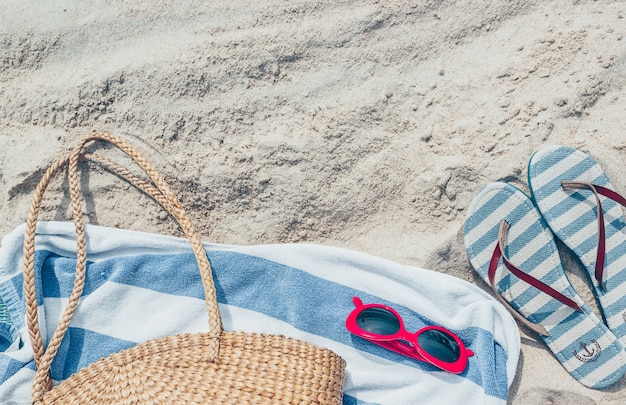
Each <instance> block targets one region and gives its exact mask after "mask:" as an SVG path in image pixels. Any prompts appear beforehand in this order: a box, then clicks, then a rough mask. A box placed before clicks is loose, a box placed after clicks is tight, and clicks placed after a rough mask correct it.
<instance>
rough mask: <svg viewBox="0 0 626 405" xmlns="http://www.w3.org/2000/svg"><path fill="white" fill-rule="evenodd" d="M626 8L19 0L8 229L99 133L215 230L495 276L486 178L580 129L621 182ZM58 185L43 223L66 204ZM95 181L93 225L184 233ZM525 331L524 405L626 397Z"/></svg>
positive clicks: (230, 236)
mask: <svg viewBox="0 0 626 405" xmlns="http://www.w3.org/2000/svg"><path fill="white" fill-rule="evenodd" d="M625 17H626V5H625V3H624V2H623V1H607V0H600V1H586V0H568V1H546V0H543V1H542V0H536V1H523V0H522V1H515V2H509V1H504V0H487V1H481V2H477V1H466V0H461V1H406V0H405V1H396V0H388V1H374V0H370V1H367V0H366V1H360V2H356V1H303V0H290V1H284V0H269V1H266V2H255V1H241V0H230V1H214V2H202V1H193V0H192V1H186V0H183V1H179V2H165V1H160V0H159V1H152V0H150V1H148V0H134V1H124V0H119V1H105V0H95V1H91V2H82V3H78V2H72V1H57V2H45V1H44V2H40V1H34V0H26V1H17V0H4V1H2V2H0V100H1V102H0V146H1V148H0V218H1V222H0V230H1V231H2V234H6V233H7V232H9V231H10V230H11V229H13V228H14V227H15V226H17V225H19V224H20V223H22V222H24V221H25V219H26V212H27V209H28V204H29V202H30V198H31V194H32V191H33V189H34V187H35V185H36V183H37V181H38V179H39V177H40V176H41V174H42V173H43V171H44V170H45V169H46V168H47V166H48V165H49V164H50V163H51V162H52V161H53V160H54V159H55V158H56V157H58V156H59V155H60V154H61V153H65V152H66V151H67V150H68V149H69V148H70V147H71V146H72V145H73V144H74V143H75V142H76V141H77V139H79V138H80V137H81V136H83V135H84V134H86V133H88V132H89V131H92V130H94V129H95V130H104V131H108V132H111V133H113V134H116V135H120V136H122V137H125V138H126V139H128V140H130V141H131V142H132V143H134V144H136V145H137V146H138V147H139V148H140V149H141V150H142V151H144V152H145V153H146V154H147V155H148V156H150V157H151V159H152V160H153V161H154V163H155V164H156V165H157V167H159V169H161V170H162V172H163V173H164V175H165V177H166V178H167V179H168V180H169V181H170V182H171V184H172V187H173V188H174V189H175V190H178V191H179V196H180V199H181V201H182V202H183V205H184V206H185V207H186V208H187V211H188V213H189V216H190V217H191V219H192V220H193V221H194V223H195V225H196V227H197V229H198V230H199V232H200V233H201V234H202V235H203V239H204V240H207V241H214V242H219V243H229V244H258V243H280V242H314V243H321V244H327V245H332V246H340V247H346V248H350V249H354V250H359V251H363V252H367V253H370V254H374V255H377V256H380V257H384V258H388V259H392V260H394V261H396V262H400V263H404V264H410V265H413V266H417V267H423V268H428V269H432V270H437V271H441V272H444V273H447V274H451V275H454V276H457V277H460V278H462V279H464V280H467V281H469V282H472V283H475V284H477V285H479V286H480V287H482V288H484V289H485V290H488V287H487V285H486V284H485V283H484V282H482V280H480V279H479V278H478V277H477V276H475V273H474V271H473V269H472V267H471V265H470V263H469V261H468V259H467V255H466V254H465V248H464V244H463V222H464V220H465V215H466V212H467V207H468V205H469V203H470V201H471V200H472V198H473V197H474V195H475V194H476V193H477V192H478V190H480V188H481V187H482V186H484V185H486V184H487V183H490V182H492V181H496V180H505V181H508V182H511V183H512V184H514V185H516V186H518V187H520V188H522V189H527V185H526V175H527V168H526V167H527V163H528V159H529V157H530V155H531V154H532V152H533V151H535V150H537V149H538V148H540V147H542V146H544V145H569V146H572V147H575V148H579V149H581V150H583V151H585V152H587V153H589V154H591V155H592V156H594V157H595V158H596V159H597V160H599V161H600V163H601V165H602V167H603V168H604V170H605V171H606V173H607V174H608V175H609V177H610V178H611V180H612V182H613V185H614V186H615V188H616V189H617V190H618V191H620V192H621V193H622V194H624V193H626V176H624V174H625V173H624V161H625V160H626V113H625V112H626V108H625V105H626V104H625V102H626V39H624V33H625V32H626V18H625ZM60 186H62V184H61V181H58V182H57V183H56V186H55V187H53V189H52V190H51V193H50V195H49V196H48V197H47V200H46V201H47V204H46V206H45V218H46V219H57V220H64V219H66V218H68V216H67V195H64V194H63V193H62V192H60V191H59V187H60ZM89 190H90V192H91V194H90V195H88V196H87V206H86V210H87V211H88V215H87V217H88V221H89V222H91V223H96V224H100V225H106V226H116V227H123V228H129V229H136V230H142V231H147V232H156V233H166V234H174V235H180V233H179V231H178V230H177V228H176V226H175V224H174V223H173V221H171V220H170V219H169V218H167V217H166V215H165V214H164V213H163V212H162V211H161V210H160V209H159V208H158V207H157V205H156V204H154V203H153V202H152V201H151V200H149V199H148V198H147V197H144V196H142V195H140V194H139V193H135V192H131V190H130V188H128V187H127V186H125V185H124V184H122V183H121V182H119V181H117V180H115V178H113V177H112V176H105V175H100V174H98V173H93V174H91V175H90V178H89ZM59 202H60V204H57V203H59ZM59 207H62V208H59ZM563 260H564V263H565V266H566V269H567V270H568V275H569V276H570V279H571V281H572V283H573V284H574V286H575V287H576V289H577V290H578V292H579V293H580V294H581V296H582V297H583V298H584V299H585V300H586V301H587V302H588V303H589V304H590V305H592V307H593V308H595V309H596V310H597V306H595V301H594V297H593V294H592V292H591V290H590V289H589V287H588V285H587V280H586V278H585V276H584V275H583V272H582V270H581V269H580V267H579V265H578V263H577V262H576V261H575V260H574V259H573V258H572V257H571V255H570V254H569V253H568V252H567V251H564V252H563ZM521 335H522V353H521V354H520V362H519V367H518V372H517V377H516V380H515V382H514V383H513V386H512V387H511V392H510V399H509V403H510V404H515V405H521V404H577V405H586V404H623V403H624V401H625V400H626V378H622V380H621V381H620V382H618V383H617V384H616V385H614V386H612V387H610V388H608V389H604V390H591V389H588V388H585V387H584V386H582V385H581V384H579V383H578V382H576V381H575V380H574V379H573V378H572V377H571V376H570V375H569V374H568V373H567V372H566V371H565V370H564V369H563V368H562V367H561V365H560V364H559V362H558V361H557V360H556V359H555V358H554V357H553V356H552V355H551V353H550V352H549V351H548V349H547V348H546V346H545V345H544V344H543V343H542V342H541V341H540V340H538V338H537V336H536V335H534V334H533V332H530V331H527V330H525V329H522V330H521Z"/></svg>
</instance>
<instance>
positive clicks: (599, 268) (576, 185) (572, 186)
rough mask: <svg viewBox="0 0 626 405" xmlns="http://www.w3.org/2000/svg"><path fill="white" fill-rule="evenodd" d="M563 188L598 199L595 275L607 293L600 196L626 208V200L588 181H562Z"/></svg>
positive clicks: (602, 214) (604, 234)
mask: <svg viewBox="0 0 626 405" xmlns="http://www.w3.org/2000/svg"><path fill="white" fill-rule="evenodd" d="M561 187H562V188H563V190H581V189H584V190H590V191H591V192H593V195H594V197H595V198H596V206H597V211H598V215H597V217H598V248H597V249H596V268H595V274H594V275H595V278H596V281H597V282H598V284H599V285H600V288H601V289H602V291H604V292H606V285H605V284H604V274H603V273H604V257H605V253H606V233H605V229H604V213H603V210H602V203H601V202H600V197H599V195H603V196H605V197H607V198H610V199H611V200H613V201H615V202H617V203H619V204H621V205H622V206H624V207H626V199H625V198H624V197H622V196H621V195H619V194H618V193H616V192H615V191H613V190H610V189H608V188H606V187H604V186H600V185H598V184H593V183H590V182H587V181H569V180H563V181H561Z"/></svg>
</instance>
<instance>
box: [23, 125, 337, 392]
mask: <svg viewBox="0 0 626 405" xmlns="http://www.w3.org/2000/svg"><path fill="white" fill-rule="evenodd" d="M96 140H101V141H105V142H108V143H110V144H112V145H114V146H115V147H117V148H119V149H120V150H122V151H123V152H124V153H125V154H127V155H128V156H129V157H130V158H131V159H133V160H134V161H135V162H136V163H137V164H138V165H139V167H141V169H142V170H143V171H144V172H145V173H146V174H147V175H148V177H149V178H150V180H151V183H150V182H148V181H145V180H142V179H140V178H139V177H136V176H135V175H133V174H131V172H130V171H128V170H126V169H125V168H123V167H121V166H119V165H117V164H116V163H114V162H112V161H110V160H108V159H106V158H103V157H101V156H98V155H95V154H88V153H86V152H85V147H86V145H87V144H89V143H90V142H92V141H96ZM85 159H86V160H91V161H93V162H96V163H98V164H99V165H101V166H104V167H105V168H106V169H108V170H109V171H112V172H114V173H115V174H117V175H118V176H120V177H122V178H124V179H126V180H127V181H129V182H130V183H132V184H134V185H135V186H136V187H138V188H140V189H141V190H143V191H144V192H146V193H147V194H149V195H150V196H151V197H152V198H154V199H155V200H156V201H157V202H158V203H159V204H161V205H162V206H163V207H164V208H165V209H166V210H167V211H168V212H169V213H170V214H171V215H172V216H173V217H174V218H175V219H176V221H177V222H178V224H179V225H180V227H181V229H182V230H183V232H184V234H185V236H186V238H187V239H188V240H189V242H190V244H191V246H192V249H193V254H194V257H195V261H196V262H197V266H198V270H199V272H200V276H201V280H202V286H203V289H204V300H205V303H206V309H207V312H208V319H209V328H208V332H205V333H183V334H178V335H171V336H166V337H163V338H158V339H152V340H149V341H147V342H145V343H140V344H137V345H135V346H133V347H130V348H128V349H126V350H123V351H121V352H117V353H114V354H111V355H108V356H106V357H103V358H101V359H99V360H97V361H95V362H92V363H91V364H89V365H88V366H87V367H84V368H82V369H80V370H79V371H78V372H76V373H74V374H72V375H71V376H69V378H67V379H64V380H63V381H61V382H60V384H58V385H57V386H54V387H53V384H52V379H51V377H50V370H51V366H52V364H53V361H54V359H55V357H56V356H57V355H58V353H59V351H60V350H63V344H62V342H63V338H64V336H66V334H68V330H70V329H71V322H72V319H73V316H74V314H75V312H76V310H77V308H78V307H79V306H80V305H81V302H82V300H81V296H83V289H84V286H85V280H86V267H87V260H88V257H87V250H88V246H89V240H88V238H87V236H86V232H85V225H84V224H83V218H82V216H83V213H82V210H81V191H80V185H79V176H78V162H79V160H85ZM66 167H67V170H68V185H69V193H70V201H71V206H72V212H73V221H74V225H75V235H76V266H75V279H74V284H73V288H72V290H71V294H69V299H68V300H67V304H66V306H65V309H64V310H63V312H62V316H61V318H60V320H59V322H58V324H57V325H56V328H55V329H54V333H52V335H51V337H50V338H49V341H48V342H47V344H46V345H44V341H43V338H42V335H44V334H42V333H41V331H40V329H41V328H42V327H45V326H43V325H42V323H41V321H40V319H39V318H40V316H39V315H40V312H41V311H44V310H45V307H44V306H43V300H42V299H40V298H39V297H38V291H36V286H37V285H38V283H40V284H39V285H42V284H43V285H45V281H46V280H39V281H38V277H42V276H38V275H37V274H36V271H35V267H36V266H35V261H36V258H35V234H36V228H37V218H38V214H39V211H40V208H41V204H42V198H43V195H44V192H45V190H46V188H47V186H48V184H49V183H50V181H51V179H52V178H53V177H54V176H55V174H56V173H58V172H59V171H61V170H64V169H65V168H66ZM23 252H24V258H23V261H24V273H23V278H24V295H25V297H24V300H25V303H26V318H27V327H28V332H29V334H30V340H31V344H32V347H33V351H34V359H35V363H36V373H35V380H34V383H33V386H32V401H33V403H36V404H41V403H45V404H48V403H63V404H79V403H80V404H116V403H125V404H131V403H167V404H171V403H214V404H231V403H232V404H265V403H290V404H291V403H301V404H308V403H321V404H339V403H341V401H342V390H343V384H344V375H345V361H344V360H343V359H342V358H340V357H339V356H338V355H337V354H335V353H334V352H332V351H331V350H328V349H325V348H323V347H319V346H317V345H313V344H311V343H307V342H304V341H302V340H298V339H295V338H287V337H285V336H283V335H270V334H262V333H246V332H225V331H224V328H223V326H222V319H221V316H220V311H219V309H218V303H217V298H216V285H215V283H214V279H213V274H212V268H211V265H210V263H209V260H208V259H207V253H206V251H205V248H204V245H203V243H202V242H201V240H200V237H199V236H198V234H197V233H196V232H195V231H194V228H193V226H192V224H191V222H190V220H189V218H188V217H187V215H186V213H185V211H184V209H183V208H182V206H181V204H180V203H179V201H178V199H177V198H176V196H175V195H174V193H173V192H172V190H171V189H170V187H169V185H168V184H167V183H166V182H165V180H164V179H163V177H162V176H161V175H160V174H159V173H158V172H157V171H156V169H155V168H154V167H153V165H152V164H150V163H149V162H148V161H147V160H146V159H145V158H144V157H143V156H142V155H141V154H139V153H138V152H137V150H136V149H135V148H134V147H133V146H131V145H129V144H128V143H126V142H125V141H123V140H121V139H119V138H116V137H114V136H112V135H109V134H104V133H92V134H89V135H88V136H86V137H85V138H83V139H82V140H81V141H80V142H79V143H78V145H77V146H76V147H75V148H74V149H73V150H72V151H71V153H69V154H68V155H67V156H65V157H62V158H60V159H59V160H57V161H56V162H54V163H53V164H52V165H51V166H50V168H49V169H48V170H47V172H46V173H45V175H44V176H43V178H42V179H41V181H40V183H39V185H38V187H37V189H36V191H35V193H34V198H33V201H32V204H31V207H30V210H29V212H28V219H27V222H26V230H25V233H24V250H23ZM177 271H178V269H177V268H171V277H172V278H173V279H175V278H176V276H177ZM39 293H41V292H40V291H39ZM150 304H151V303H146V305H150ZM152 304H153V305H154V303H152ZM101 310H102V311H106V310H107V308H101ZM120 316H123V314H120ZM94 349H96V348H94Z"/></svg>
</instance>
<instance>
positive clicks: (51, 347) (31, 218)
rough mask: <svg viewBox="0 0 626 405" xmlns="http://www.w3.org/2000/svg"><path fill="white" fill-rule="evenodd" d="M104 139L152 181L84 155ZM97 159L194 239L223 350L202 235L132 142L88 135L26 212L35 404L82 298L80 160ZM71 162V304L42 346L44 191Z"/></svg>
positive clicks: (47, 177)
mask: <svg viewBox="0 0 626 405" xmlns="http://www.w3.org/2000/svg"><path fill="white" fill-rule="evenodd" d="M97 140H102V141H105V142H108V143H110V144H112V145H113V146H115V147H117V148H118V149H120V150H121V151H122V152H124V153H125V154H126V155H128V156H129V157H130V158H131V159H132V160H133V161H134V162H135V163H136V164H137V165H138V166H139V167H140V168H141V169H142V170H143V171H144V172H145V173H146V174H147V175H148V177H149V178H150V180H151V181H152V183H153V184H150V183H149V182H146V181H144V180H142V179H140V178H138V177H136V176H134V175H133V174H132V173H131V172H130V171H128V170H127V169H126V168H123V167H121V166H119V165H118V164H116V163H114V162H112V161H110V160H108V159H107V158H104V157H102V156H99V155H94V154H85V153H84V149H85V147H86V145H87V144H88V143H89V142H91V141H97ZM83 157H84V158H88V159H92V160H94V161H95V162H96V163H98V164H100V165H101V166H104V167H105V168H107V169H108V170H110V171H112V172H113V173H115V174H117V175H118V176H120V177H122V178H124V179H125V180H127V181H128V182H130V183H131V184H133V185H134V186H135V187H137V188H139V189H141V190H142V191H144V192H145V193H147V194H148V195H150V196H151V197H152V198H154V199H155V200H156V201H157V202H158V203H159V204H161V205H162V206H163V207H164V208H165V209H166V210H167V211H168V212H169V213H170V214H171V215H172V216H173V217H174V218H175V219H176V221H177V222H178V224H179V226H180V227H181V229H182V230H183V232H184V234H185V236H186V237H187V239H188V240H189V242H190V243H191V246H192V249H193V252H194V255H195V258H196V261H197V263H198V269H199V271H200V276H201V278H202V284H203V288H204V293H205V303H206V306H207V311H208V314H209V334H210V336H211V337H213V338H214V339H213V342H214V346H213V347H212V348H211V351H212V356H211V357H212V358H213V359H215V358H217V356H218V352H219V337H220V335H221V333H222V331H223V327H222V322H221V317H220V313H219V308H218V305H217V296H216V291H215V284H214V281H213V276H212V271H211V265H210V263H209V261H208V259H207V256H206V251H205V250H204V246H203V245H202V241H201V239H200V236H199V235H198V234H197V233H196V231H195V229H194V228H193V225H192V223H191V221H190V219H189V217H188V216H187V214H186V213H185V211H184V209H183V207H182V205H181V204H180V202H179V201H178V198H177V197H176V195H175V194H174V192H173V191H172V189H171V187H170V186H169V184H168V183H167V182H166V181H165V179H164V178H163V177H162V176H161V174H160V173H159V172H158V171H157V170H156V168H155V167H154V166H153V165H152V164H151V163H150V162H149V161H148V160H147V159H145V158H144V157H143V155H141V154H140V153H139V152H138V151H137V150H136V149H135V148H134V147H133V146H132V145H130V144H129V143H127V142H125V141H123V140H121V139H119V138H117V137H115V136H113V135H110V134H107V133H101V132H94V133H91V134H88V135H87V136H85V137H84V138H83V139H81V140H80V141H79V143H78V144H77V145H76V146H75V147H74V149H73V150H72V151H71V152H70V153H69V154H68V155H66V156H64V157H61V158H60V159H58V160H57V161H55V162H54V163H53V164H52V165H51V166H50V167H49V168H48V170H47V171H46V173H45V174H44V176H43V177H42V179H41V180H40V182H39V184H38V185H37V188H36V190H35V194H34V196H33V200H32V202H31V205H30V209H29V211H28V216H27V220H26V230H25V232H24V251H23V253H24V295H25V301H26V319H27V325H28V331H29V335H30V340H31V344H32V346H33V352H34V358H35V364H36V368H37V371H36V374H35V381H34V383H33V392H32V399H33V402H40V401H41V400H42V398H43V395H44V393H45V392H46V391H48V390H50V389H51V387H52V381H51V378H50V373H49V372H50V366H51V364H52V361H53V360H54V357H55V356H56V353H57V352H58V349H59V347H60V345H61V341H62V340H63V336H64V335H65V333H66V332H67V329H68V328H69V324H70V321H71V319H72V316H73V314H74V312H75V310H76V307H77V305H78V302H79V300H80V297H81V295H82V292H83V287H84V283H85V273H86V263H87V250H86V237H85V229H84V223H83V213H82V209H81V192H80V185H79V176H78V161H79V160H80V159H81V158H83ZM66 166H68V183H69V190H70V201H71V206H72V215H73V219H74V225H75V231H76V243H77V249H76V256H77V257H76V277H75V279H74V286H73V288H72V293H71V294H70V297H69V300H68V304H67V306H66V308H65V310H64V312H63V316H62V317H61V320H60V321H59V324H58V325H57V327H56V329H55V330H54V333H53V335H52V338H51V339H50V342H49V343H48V346H47V348H46V349H45V350H44V347H43V339H42V337H41V332H40V330H39V316H38V312H37V295H36V291H35V270H34V258H35V234H36V227H37V218H38V216H39V211H40V209H41V204H42V200H43V195H44V193H45V191H46V188H47V187H48V185H49V184H50V181H51V180H52V178H54V176H55V175H56V174H57V173H58V172H59V171H60V170H61V169H64V168H65V167H66Z"/></svg>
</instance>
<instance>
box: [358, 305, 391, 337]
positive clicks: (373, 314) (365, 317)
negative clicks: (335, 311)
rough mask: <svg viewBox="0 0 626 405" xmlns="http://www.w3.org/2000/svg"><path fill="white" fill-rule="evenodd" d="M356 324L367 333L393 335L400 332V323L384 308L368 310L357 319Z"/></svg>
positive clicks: (362, 312)
mask: <svg viewBox="0 0 626 405" xmlns="http://www.w3.org/2000/svg"><path fill="white" fill-rule="evenodd" d="M356 324H357V325H358V326H359V328H361V329H363V330H364V331H366V332H370V333H375V334H377V335H393V334H394V333H397V332H398V331H399V330H400V321H398V318H396V316H395V315H394V314H393V312H390V311H387V310H386V309H384V308H367V309H364V310H363V311H361V312H360V313H359V315H358V316H357V317H356Z"/></svg>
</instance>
